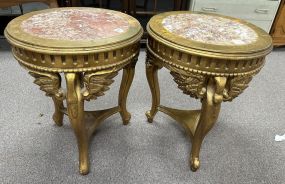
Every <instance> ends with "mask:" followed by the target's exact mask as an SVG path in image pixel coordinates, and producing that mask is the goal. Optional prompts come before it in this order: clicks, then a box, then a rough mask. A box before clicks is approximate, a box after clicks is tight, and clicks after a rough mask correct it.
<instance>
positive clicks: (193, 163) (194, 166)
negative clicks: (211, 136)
mask: <svg viewBox="0 0 285 184" xmlns="http://www.w3.org/2000/svg"><path fill="white" fill-rule="evenodd" d="M190 167H191V170H192V171H193V172H196V171H197V170H198V169H199V167H200V160H199V158H198V157H194V158H193V157H191V160H190Z"/></svg>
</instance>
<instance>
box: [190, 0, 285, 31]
mask: <svg viewBox="0 0 285 184" xmlns="http://www.w3.org/2000/svg"><path fill="white" fill-rule="evenodd" d="M279 4H280V0H239V1H235V0H219V1H214V0H191V3H190V10H192V11H201V12H206V13H217V14H221V15H227V16H231V17H235V18H239V19H243V20H246V21H248V22H250V23H253V24H255V25H257V26H258V27H261V28H262V29H264V30H265V31H266V32H268V33H269V31H270V28H271V26H272V23H273V21H274V18H275V15H276V13H277V10H278V7H279Z"/></svg>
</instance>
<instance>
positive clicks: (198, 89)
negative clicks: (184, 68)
mask: <svg viewBox="0 0 285 184" xmlns="http://www.w3.org/2000/svg"><path fill="white" fill-rule="evenodd" d="M170 73H171V75H172V76H173V77H174V81H175V82H176V83H177V84H178V88H179V89H181V90H182V91H183V93H184V94H187V95H190V96H191V97H194V98H203V97H204V94H205V93H206V86H205V85H206V84H205V82H206V76H204V75H200V74H195V73H189V74H188V75H182V74H179V73H176V72H173V71H172V72H170Z"/></svg>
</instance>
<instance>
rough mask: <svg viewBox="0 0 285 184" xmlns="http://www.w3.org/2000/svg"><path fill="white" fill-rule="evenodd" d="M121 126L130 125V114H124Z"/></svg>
mask: <svg viewBox="0 0 285 184" xmlns="http://www.w3.org/2000/svg"><path fill="white" fill-rule="evenodd" d="M122 119H123V125H128V124H129V123H130V120H131V114H130V113H129V112H127V113H125V116H124V117H123V116H122Z"/></svg>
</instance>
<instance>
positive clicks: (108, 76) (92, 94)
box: [83, 72, 118, 100]
mask: <svg viewBox="0 0 285 184" xmlns="http://www.w3.org/2000/svg"><path fill="white" fill-rule="evenodd" d="M117 75H118V72H111V73H103V74H96V73H85V74H84V78H83V81H84V85H85V87H86V89H85V90H84V91H83V96H84V98H85V99H86V100H91V99H96V98H97V97H99V96H103V95H104V92H105V91H107V90H109V89H110V88H109V86H110V85H111V84H112V83H113V82H114V80H113V78H114V77H115V76H117Z"/></svg>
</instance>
